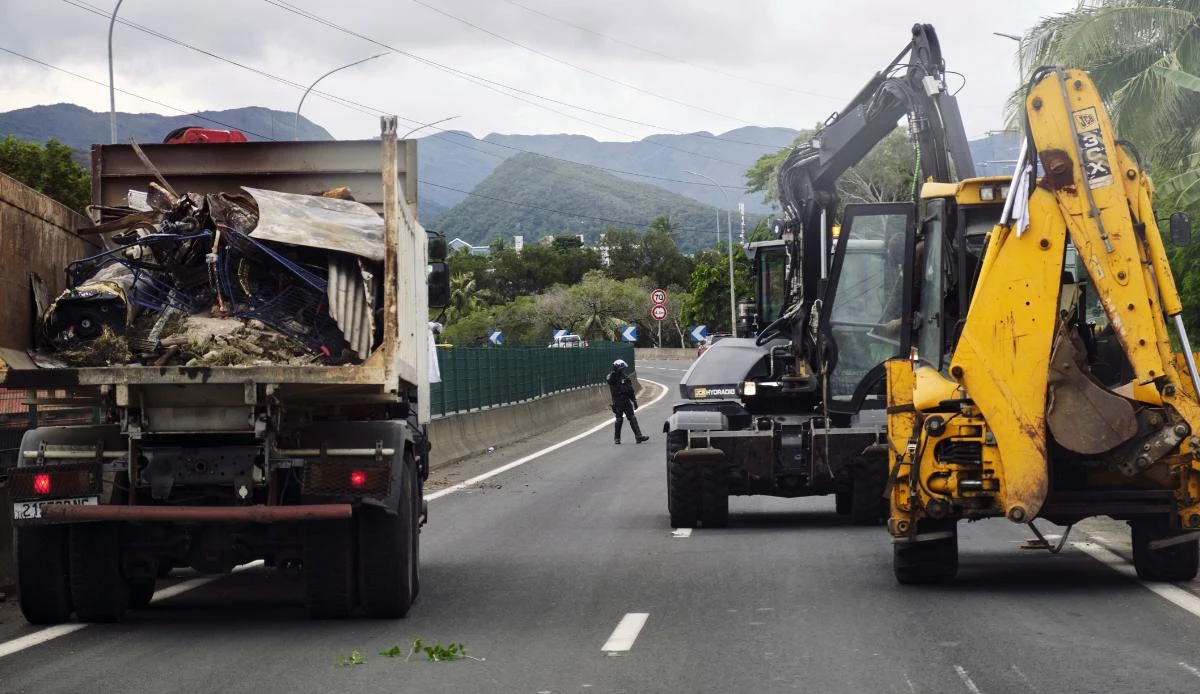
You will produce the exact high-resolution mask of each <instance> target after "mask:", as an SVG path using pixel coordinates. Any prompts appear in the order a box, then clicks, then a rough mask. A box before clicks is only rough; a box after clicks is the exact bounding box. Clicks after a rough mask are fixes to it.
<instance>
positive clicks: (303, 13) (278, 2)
mask: <svg viewBox="0 0 1200 694" xmlns="http://www.w3.org/2000/svg"><path fill="white" fill-rule="evenodd" d="M263 2H266V3H267V4H268V5H274V6H275V7H278V8H279V9H281V10H284V11H286V12H291V13H292V14H295V15H297V16H300V17H303V18H305V19H307V20H309V21H312V22H316V23H318V24H322V25H324V26H326V27H329V28H331V29H335V30H337V31H340V32H342V33H344V34H347V35H349V36H354V37H356V38H359V39H362V40H364V41H367V42H368V43H372V44H374V45H376V46H379V47H381V48H386V49H387V50H389V51H393V52H395V53H397V54H399V55H402V56H404V57H406V58H411V59H412V60H416V61H417V62H420V63H423V64H425V65H428V66H430V67H433V68H435V69H438V70H442V71H443V72H448V73H450V74H452V75H454V76H456V77H458V78H460V79H464V80H466V81H468V82H471V83H472V84H475V85H476V86H481V87H484V88H485V89H490V90H491V91H494V92H497V93H499V94H503V95H504V96H507V97H509V98H511V99H516V100H517V101H521V102H524V103H527V104H530V105H531V106H534V107H535V108H540V109H542V110H544V111H549V112H550V113H555V114H558V115H560V116H563V117H564V118H570V119H572V120H576V121H579V122H581V123H587V124H588V125H591V126H594V127H597V128H601V129H603V130H608V131H609V132H614V133H617V134H618V135H623V136H625V137H629V138H633V139H638V136H637V135H634V134H632V133H628V132H625V131H623V130H617V129H616V128H612V127H609V126H607V125H603V124H600V123H596V122H594V121H590V120H587V119H586V118H580V117H579V116H573V115H571V114H569V113H563V112H562V111H559V110H557V109H553V108H550V107H549V106H546V105H545V104H540V103H537V102H534V101H530V100H529V99H525V98H522V97H521V96H518V95H519V94H524V95H527V96H531V97H533V98H536V99H541V100H543V101H548V102H550V103H554V104H559V105H562V106H566V107H568V108H574V109H578V110H581V111H587V112H592V113H598V114H600V115H603V116H604V117H606V118H614V119H618V120H625V119H622V118H621V117H620V116H613V115H611V114H605V113H601V112H597V111H592V110H591V109H587V108H585V107H582V106H577V105H575V104H572V103H569V102H566V101H561V100H558V99H554V98H551V97H548V96H543V95H541V94H537V93H534V92H531V91H527V90H524V89H520V88H519V87H514V86H512V85H509V84H505V83H503V82H497V81H495V80H490V79H488V78H486V77H480V76H478V75H474V74H472V73H469V72H466V71H464V70H459V69H458V68H453V67H450V66H448V65H443V64H442V63H438V62H436V61H433V60H430V59H428V58H422V57H421V56H419V55H416V54H415V53H409V52H408V51H404V50H401V49H399V48H396V47H395V46H391V45H389V44H386V43H383V42H382V41H379V40H377V39H373V38H371V37H369V36H366V35H364V34H360V33H358V32H356V31H354V30H353V29H349V28H347V27H344V26H342V25H340V24H337V23H336V22H333V21H331V20H329V19H325V18H324V17H321V16H319V15H316V14H314V13H312V12H309V11H308V10H304V9H301V8H299V7H296V6H295V5H292V4H291V3H289V2H286V0H263ZM505 90H508V91H505ZM513 92H515V93H513ZM649 142H650V144H653V145H655V146H657V147H662V148H663V149H670V150H675V151H677V152H683V153H685V154H689V155H691V156H694V157H701V158H703V159H711V160H713V161H718V162H721V163H723V164H729V165H731V166H741V164H739V163H737V162H733V161H729V160H728V159H722V158H720V157H714V156H712V155H709V154H702V153H700V152H693V151H691V150H687V149H683V148H681V147H674V146H672V145H668V144H664V143H661V142H654V141H649ZM756 146H760V147H761V146H762V145H756Z"/></svg>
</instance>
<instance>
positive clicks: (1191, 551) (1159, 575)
mask: <svg viewBox="0 0 1200 694" xmlns="http://www.w3.org/2000/svg"><path fill="white" fill-rule="evenodd" d="M1129 528H1130V531H1131V534H1132V535H1133V567H1134V568H1135V569H1137V575H1138V578H1140V579H1142V580H1143V581H1170V582H1178V581H1190V580H1192V579H1193V578H1195V577H1196V573H1197V568H1198V567H1200V541H1197V540H1189V541H1187V542H1181V543H1179V544H1177V545H1169V546H1167V547H1163V548H1162V549H1160V550H1152V549H1150V543H1151V542H1153V541H1155V540H1161V539H1165V538H1168V537H1172V536H1174V535H1177V534H1178V533H1177V532H1176V531H1175V530H1174V529H1173V528H1172V526H1171V523H1170V521H1168V520H1167V519H1165V518H1145V519H1139V520H1133V521H1130V522H1129Z"/></svg>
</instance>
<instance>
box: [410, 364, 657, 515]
mask: <svg viewBox="0 0 1200 694" xmlns="http://www.w3.org/2000/svg"><path fill="white" fill-rule="evenodd" d="M646 383H653V384H654V385H656V386H658V387H659V388H660V389H661V392H659V394H658V396H657V397H655V398H654V399H653V400H651V401H650V402H648V403H646V404H645V405H643V406H642V407H648V406H650V405H653V404H654V403H656V402H658V401H659V400H662V399H663V398H665V397H667V393H669V392H670V389H668V388H667V387H666V386H665V385H663V384H661V383H658V382H657V381H651V380H647V381H646ZM611 428H612V420H611V419H608V420H606V421H605V422H604V423H603V424H597V425H596V426H594V427H592V428H591V429H588V430H587V431H585V432H583V433H582V434H576V435H575V436H572V437H571V438H569V439H563V440H562V441H559V442H558V443H556V444H554V445H553V446H548V447H546V448H543V449H542V450H540V451H534V452H533V453H530V454H529V455H527V456H525V457H524V458H517V459H516V460H514V461H512V462H511V463H505V464H504V465H501V466H500V467H498V468H495V469H493V470H488V471H487V472H485V473H483V474H482V475H476V476H474V477H472V478H471V479H469V480H463V481H462V482H459V483H458V484H454V485H451V486H449V487H446V488H445V489H439V490H438V491H436V492H431V493H429V494H426V495H425V500H426V501H433V500H435V499H440V498H442V497H443V496H449V495H450V494H453V493H454V492H457V491H462V490H463V489H466V488H467V487H471V486H474V485H476V484H479V483H480V482H482V481H484V480H486V479H491V478H492V477H495V476H496V475H499V474H501V473H504V472H508V471H509V470H511V469H513V468H515V467H520V466H521V465H524V464H525V463H528V462H529V461H531V460H536V459H538V458H541V457H542V456H544V455H546V454H547V453H553V452H554V451H557V450H558V449H560V448H562V447H563V446H569V445H571V444H573V443H575V442H576V441H579V440H580V439H584V438H587V437H588V436H591V435H592V434H594V433H596V432H597V431H600V430H602V429H611Z"/></svg>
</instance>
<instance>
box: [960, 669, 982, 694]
mask: <svg viewBox="0 0 1200 694" xmlns="http://www.w3.org/2000/svg"><path fill="white" fill-rule="evenodd" d="M954 671H955V672H957V673H958V679H960V680H962V681H963V684H965V685H967V689H968V690H970V692H971V694H983V692H981V691H979V687H976V686H975V682H973V681H972V680H971V676H970V675H968V674H967V671H966V669H965V668H963V666H961V665H955V666H954Z"/></svg>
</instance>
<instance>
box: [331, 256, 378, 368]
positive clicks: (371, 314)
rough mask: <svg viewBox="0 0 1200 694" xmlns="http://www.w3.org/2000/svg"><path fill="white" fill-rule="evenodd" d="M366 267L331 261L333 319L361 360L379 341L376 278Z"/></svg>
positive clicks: (348, 261)
mask: <svg viewBox="0 0 1200 694" xmlns="http://www.w3.org/2000/svg"><path fill="white" fill-rule="evenodd" d="M365 265H366V264H365V263H364V262H363V261H362V260H360V259H358V258H353V257H350V256H343V255H333V256H332V257H331V258H330V261H329V288H328V290H327V291H328V295H329V315H330V316H331V317H333V319H334V320H335V321H337V324H338V327H339V328H341V329H342V335H343V336H344V337H345V338H346V342H348V343H350V349H352V350H354V352H355V353H356V354H358V356H359V358H360V359H366V358H367V356H368V355H369V354H370V353H371V342H372V340H373V339H374V337H375V310H374V309H375V277H374V273H371V272H369V271H368V270H367V269H366V267H365Z"/></svg>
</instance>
